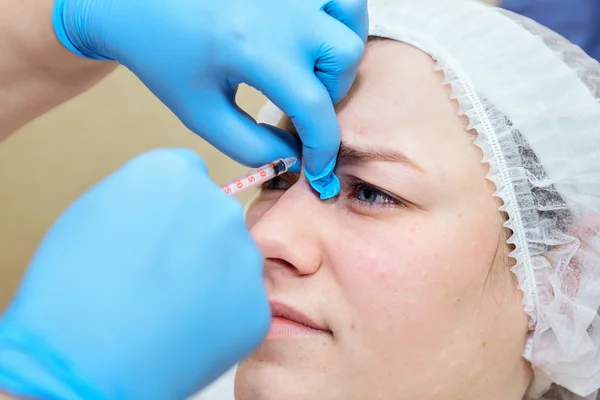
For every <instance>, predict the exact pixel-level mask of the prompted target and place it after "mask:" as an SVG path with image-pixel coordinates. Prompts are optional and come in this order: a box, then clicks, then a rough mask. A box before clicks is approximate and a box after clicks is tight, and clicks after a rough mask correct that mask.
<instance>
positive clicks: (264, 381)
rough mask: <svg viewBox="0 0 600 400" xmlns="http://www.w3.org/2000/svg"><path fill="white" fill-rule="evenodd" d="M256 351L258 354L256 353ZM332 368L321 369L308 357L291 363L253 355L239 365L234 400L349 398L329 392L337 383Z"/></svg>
mask: <svg viewBox="0 0 600 400" xmlns="http://www.w3.org/2000/svg"><path fill="white" fill-rule="evenodd" d="M257 353H260V351H259V352H257ZM333 371H334V368H333V367H330V368H323V367H322V365H320V363H314V362H313V360H311V359H304V360H300V361H299V362H298V363H294V364H292V365H290V364H289V363H287V365H285V363H282V362H281V361H273V360H267V359H265V358H263V357H260V354H256V353H255V354H254V355H253V356H252V357H250V358H249V359H248V360H246V361H244V362H243V363H241V364H240V365H239V366H238V369H237V373H236V377H235V400H284V399H285V400H338V399H349V398H348V397H347V396H344V395H342V394H340V393H337V390H336V393H331V391H332V389H334V388H335V387H336V386H337V385H335V382H336V379H337V378H339V377H335V376H331V373H332V372H333Z"/></svg>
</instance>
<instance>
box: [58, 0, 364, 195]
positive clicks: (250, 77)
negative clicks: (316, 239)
mask: <svg viewBox="0 0 600 400" xmlns="http://www.w3.org/2000/svg"><path fill="white" fill-rule="evenodd" d="M54 29H55V32H56V34H57V36H58V38H59V39H60V40H61V42H62V43H63V44H64V45H65V46H66V47H67V48H69V49H70V50H71V51H72V52H74V53H76V54H79V55H81V56H84V57H89V58H92V59H97V60H115V61H118V62H119V63H121V64H122V65H124V66H126V67H128V68H129V69H130V70H131V71H133V73H135V74H136V75H137V76H138V77H139V78H140V79H141V80H142V82H144V83H145V84H146V86H147V87H148V88H150V90H151V91H152V92H153V93H154V94H155V95H157V96H158V97H159V98H160V100H162V101H163V102H164V103H165V104H166V105H167V106H168V107H169V108H170V109H171V110H172V111H173V112H174V113H175V114H176V115H177V116H178V117H179V118H180V119H181V120H182V121H183V123H184V124H185V125H186V126H187V127H188V128H189V129H191V130H192V131H194V132H196V133H197V134H198V135H200V136H201V137H203V138H204V139H206V140H207V141H208V142H209V143H211V144H212V145H214V146H215V147H217V148H218V149H219V150H221V151H222V152H223V153H225V154H227V155H228V156H230V157H231V158H233V159H235V160H236V161H238V162H240V163H242V164H245V165H248V166H259V165H262V164H265V163H268V162H271V161H272V160H274V159H276V158H278V157H284V156H293V155H295V156H297V155H298V153H299V150H300V149H299V146H298V143H297V142H296V140H294V139H292V138H291V137H290V135H289V134H288V133H287V132H282V131H281V130H279V129H275V128H273V127H270V126H264V125H257V124H256V123H255V121H254V120H253V119H252V118H250V117H249V116H248V115H246V114H245V113H244V112H243V111H242V110H240V109H239V108H238V107H237V106H236V103H235V94H236V91H237V88H238V85H239V84H240V83H247V84H248V85H250V86H253V87H255V88H256V89H258V90H260V91H261V92H262V93H263V94H265V95H266V96H267V97H268V98H269V99H270V100H272V101H273V102H274V103H275V104H276V105H277V106H278V107H279V108H280V109H282V110H283V111H284V112H285V114H287V115H288V116H289V117H291V119H292V122H293V123H294V126H295V127H296V129H297V131H298V133H299V136H300V139H301V140H302V143H303V149H302V153H303V157H304V165H305V170H306V173H307V174H306V176H307V178H308V179H309V181H310V183H311V184H312V186H313V188H314V189H315V190H317V191H318V192H319V193H321V196H322V197H323V198H330V197H333V196H335V195H336V194H337V193H338V192H339V181H338V180H337V178H336V177H335V175H334V174H333V169H334V166H335V159H336V155H337V151H338V150H339V142H340V132H339V126H338V124H337V119H336V115H335V110H334V107H333V104H332V100H333V102H334V103H337V102H338V101H340V100H341V99H342V98H343V96H344V95H345V94H346V93H347V91H348V90H349V88H350V87H351V85H352V83H353V81H354V78H355V75H356V72H357V69H358V64H359V62H360V59H361V57H362V54H363V50H364V40H365V39H366V37H367V33H368V15H367V1H366V0H300V1H299V0H172V1H165V0H119V1H115V0H56V2H55V6H54Z"/></svg>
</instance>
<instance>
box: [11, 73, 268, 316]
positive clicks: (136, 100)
mask: <svg viewBox="0 0 600 400" xmlns="http://www.w3.org/2000/svg"><path fill="white" fill-rule="evenodd" d="M238 103H239V104H240V105H241V106H242V107H243V108H244V109H245V110H246V111H248V112H250V113H251V114H252V115H256V113H257V112H258V110H259V109H260V107H261V106H262V104H263V103H264V98H263V97H262V96H261V95H260V94H259V93H257V92H256V91H254V90H253V89H250V88H248V87H243V88H242V89H241V90H240V93H239V94H238ZM175 146H183V147H187V148H191V149H193V150H195V151H196V152H197V153H199V154H200V155H201V156H202V157H203V158H204V159H205V161H206V162H207V164H208V166H209V170H210V172H211V176H212V177H213V179H215V181H217V182H219V183H220V182H224V181H227V180H229V179H231V178H233V177H235V176H236V175H238V174H239V173H241V172H243V171H245V170H246V169H245V168H244V167H242V166H240V165H239V164H236V163H234V162H232V161H230V160H229V159H227V158H226V157H225V156H223V155H222V154H221V153H219V152H217V151H216V150H214V149H212V148H211V147H210V146H209V145H208V144H207V143H205V142H204V141H203V140H202V139H200V138H199V137H197V136H196V135H194V134H193V133H191V132H190V131H189V130H187V128H185V127H184V126H183V124H181V122H179V120H178V119H177V118H176V117H175V116H174V115H173V114H172V113H171V112H170V111H169V110H168V109H167V108H166V107H165V106H164V105H162V103H160V101H159V100H158V99H156V98H155V97H154V95H152V93H150V91H149V90H148V89H146V87H145V86H144V85H143V84H141V83H140V82H139V81H138V80H137V78H136V77H135V76H133V75H132V74H131V73H130V72H129V71H128V70H126V69H125V68H119V69H117V70H116V71H115V72H114V73H112V74H111V75H110V76H109V77H108V78H107V79H106V80H104V81H103V82H101V83H100V84H99V85H98V86H96V87H94V88H93V89H92V90H90V91H89V92H87V93H85V94H83V95H82V96H80V97H78V98H76V99H74V100H72V101H70V102H68V103H66V104H64V105H62V106H61V107H59V108H57V109H55V110H53V111H51V112H50V113H48V114H46V115H44V116H42V117H40V118H38V119H37V120H35V121H33V122H32V123H30V124H29V125H27V126H26V127H24V128H23V129H21V130H20V131H19V132H17V133H15V134H13V135H12V136H11V137H9V138H8V139H7V140H5V141H4V142H0V310H2V309H3V308H4V306H5V305H6V304H7V302H8V301H9V299H10V298H11V297H12V294H13V292H14V290H15V288H16V287H17V284H18V281H19V280H20V277H21V275H22V273H23V271H24V269H25V267H26V266H27V264H28V262H29V259H30V258H31V255H32V253H33V251H34V250H35V248H36V247H37V245H38V243H39V241H40V240H41V239H42V237H43V235H44V232H45V231H46V230H47V229H48V228H49V227H50V225H51V224H52V222H53V221H54V220H55V219H56V218H57V217H58V215H59V214H60V213H61V212H62V210H63V209H65V208H66V207H67V206H68V205H69V203H70V202H72V201H73V200H74V199H75V198H76V197H77V196H78V195H79V194H81V193H82V192H83V191H85V190H86V189H87V188H89V187H90V186H91V185H93V184H94V183H95V182H97V181H98V180H99V179H101V178H102V177H103V176H105V175H106V174H108V173H110V172H111V171H113V170H115V169H117V168H118V167H119V166H121V165H122V164H123V163H124V162H125V161H127V160H128V159H130V158H131V157H133V156H135V155H136V154H139V153H141V152H143V151H145V150H149V149H152V148H156V147H175ZM249 195H250V194H242V195H240V200H242V201H243V200H246V199H248V197H249Z"/></svg>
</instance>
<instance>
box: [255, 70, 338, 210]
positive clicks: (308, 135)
mask: <svg viewBox="0 0 600 400" xmlns="http://www.w3.org/2000/svg"><path fill="white" fill-rule="evenodd" d="M265 65H267V67H266V68H264V69H263V70H262V73H261V75H259V76H256V77H254V79H256V81H251V82H247V83H248V84H250V85H251V86H254V87H255V88H257V89H259V90H260V91H261V92H262V93H264V94H265V95H266V96H267V97H268V98H269V99H270V100H271V101H272V102H273V103H274V104H275V105H276V106H277V107H279V108H280V109H281V110H282V111H283V112H284V113H285V114H286V115H287V116H288V117H289V118H290V119H291V121H292V123H293V124H294V126H295V128H296V131H297V132H298V135H299V136H300V139H301V140H302V155H303V157H304V168H305V172H306V178H307V179H308V181H309V182H310V184H311V185H312V187H313V188H314V189H315V190H316V191H317V192H319V193H320V194H321V198H330V197H333V196H335V195H337V194H338V193H339V189H340V187H339V180H338V179H337V178H336V177H335V175H334V174H333V170H334V168H335V161H336V157H337V152H338V150H339V146H340V128H339V125H338V122H337V118H336V114H335V109H334V107H333V103H332V102H331V98H330V96H329V92H328V91H327V89H326V88H325V86H323V84H322V83H321V81H319V79H318V78H317V77H316V76H315V74H314V73H313V66H312V65H310V64H308V63H307V64H306V65H304V66H302V65H300V64H299V63H298V62H292V63H289V64H286V65H281V64H280V63H279V64H278V63H266V64H265Z"/></svg>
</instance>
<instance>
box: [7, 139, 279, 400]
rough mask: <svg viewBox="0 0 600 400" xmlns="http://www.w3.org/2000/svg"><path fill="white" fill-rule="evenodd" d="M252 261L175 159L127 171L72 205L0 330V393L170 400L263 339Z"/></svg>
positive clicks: (155, 158)
mask: <svg viewBox="0 0 600 400" xmlns="http://www.w3.org/2000/svg"><path fill="white" fill-rule="evenodd" d="M262 266H263V258H262V255H261V253H260V251H259V249H258V248H257V246H256V245H255V243H254V242H253V240H252V239H251V238H250V235H249V233H248V231H247V229H246V227H245V223H244V218H243V212H242V209H241V207H240V205H239V204H238V203H237V202H236V201H235V200H234V199H233V198H229V197H228V196H226V195H225V194H223V193H222V191H221V190H220V189H219V188H218V186H217V185H215V184H214V183H213V182H212V181H211V180H210V179H209V177H208V175H207V173H206V170H205V167H204V164H203V162H202V160H201V159H200V158H199V157H198V156H196V155H195V154H194V153H192V152H190V151H187V150H156V151H153V152H150V153H147V154H144V155H141V156H139V157H137V158H136V159H134V160H133V161H130V162H129V163H128V164H126V165H125V166H124V167H123V168H122V169H120V170H119V171H117V172H116V173H114V174H112V175H111V176H109V177H108V178H106V179H104V180H103V181H101V182H100V183H99V184H98V185H96V186H95V187H93V188H92V189H91V190H89V191H88V192H87V193H85V194H84V195H83V196H82V197H81V198H79V199H78V200H77V201H76V202H75V203H74V204H73V205H72V206H71V207H69V208H68V209H67V211H66V212H65V213H64V214H63V215H62V216H61V217H60V218H59V219H58V221H57V222H56V223H55V224H54V226H53V227H52V228H51V230H50V231H49V232H48V234H47V235H46V237H45V239H44V240H43V242H42V244H41V246H40V247H39V249H38V251H37V253H36V254H35V256H34V258H33V260H32V262H31V265H30V267H29V270H28V272H27V273H26V276H25V278H24V280H23V283H22V286H21V288H20V290H19V292H18V294H17V296H16V297H15V300H14V301H13V303H12V304H11V306H10V307H9V308H8V310H7V312H6V314H5V315H4V316H3V318H2V319H1V320H0V392H1V391H3V390H4V391H6V392H7V393H11V394H14V395H15V396H23V397H28V398H29V397H31V398H40V399H61V400H70V399H86V400H96V399H111V400H114V399H128V400H135V399H140V400H153V399H174V400H176V399H183V398H184V397H186V396H188V395H190V394H192V393H194V392H195V391H197V390H198V389H200V388H202V387H204V386H205V385H207V384H208V383H210V382H211V381H212V380H214V379H216V378H217V377H218V376H219V375H220V374H221V373H223V372H225V371H226V370H227V369H229V368H230V367H232V366H233V365H234V364H235V363H236V362H238V361H239V360H241V359H242V358H245V357H246V356H247V355H249V354H250V353H251V351H252V350H253V349H254V347H255V346H257V345H258V344H259V343H260V341H261V340H262V339H263V337H264V336H265V335H266V333H267V331H268V328H269V325H270V320H271V314H270V308H269V304H268V300H267V296H266V292H265V289H264V286H263V279H262Z"/></svg>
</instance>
